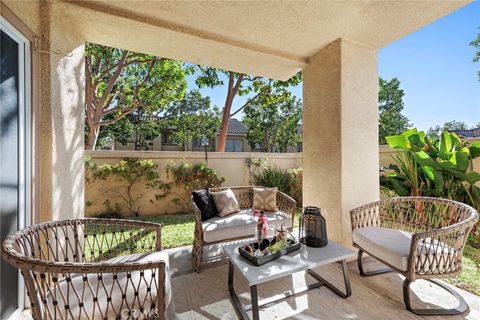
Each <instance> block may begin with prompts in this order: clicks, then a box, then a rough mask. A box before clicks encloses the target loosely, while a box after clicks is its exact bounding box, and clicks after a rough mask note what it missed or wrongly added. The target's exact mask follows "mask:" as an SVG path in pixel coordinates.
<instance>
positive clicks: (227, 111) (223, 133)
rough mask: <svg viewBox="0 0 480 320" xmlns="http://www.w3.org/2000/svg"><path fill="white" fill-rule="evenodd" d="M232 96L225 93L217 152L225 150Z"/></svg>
mask: <svg viewBox="0 0 480 320" xmlns="http://www.w3.org/2000/svg"><path fill="white" fill-rule="evenodd" d="M232 102H233V98H230V97H229V95H227V99H226V100H225V106H224V107H223V118H222V125H221V127H220V135H219V137H218V145H217V152H225V144H226V142H227V134H228V124H229V123H230V110H231V109H232Z"/></svg>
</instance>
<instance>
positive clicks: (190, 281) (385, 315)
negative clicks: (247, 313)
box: [168, 246, 480, 320]
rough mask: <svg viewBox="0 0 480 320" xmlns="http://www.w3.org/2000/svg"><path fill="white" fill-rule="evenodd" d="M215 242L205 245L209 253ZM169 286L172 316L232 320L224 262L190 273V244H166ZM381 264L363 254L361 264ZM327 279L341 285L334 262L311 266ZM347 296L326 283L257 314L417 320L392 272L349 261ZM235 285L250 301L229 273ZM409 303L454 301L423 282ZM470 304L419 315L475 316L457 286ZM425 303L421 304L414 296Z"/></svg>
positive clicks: (476, 303) (303, 279) (277, 286)
mask: <svg viewBox="0 0 480 320" xmlns="http://www.w3.org/2000/svg"><path fill="white" fill-rule="evenodd" d="M219 250H221V248H220V247H218V246H217V247H213V248H208V249H207V250H206V252H205V254H207V255H213V254H216V253H218V252H219ZM168 251H169V256H170V263H171V270H172V271H173V272H174V274H173V278H172V289H173V296H174V303H175V311H176V316H177V319H181V320H184V319H222V320H223V319H237V316H236V314H235V311H234V309H233V307H232V304H231V303H230V300H229V295H228V289H227V269H228V268H227V264H226V263H225V262H223V263H220V264H218V265H216V266H215V267H212V268H207V269H204V270H202V272H200V273H198V274H197V273H194V272H193V271H192V269H191V258H190V257H191V247H182V248H176V249H170V250H168ZM378 266H381V265H380V264H378V263H377V262H375V261H374V260H373V259H369V258H367V260H366V267H367V268H375V267H378ZM316 271H317V272H319V273H320V274H322V275H323V276H324V277H326V278H327V280H330V281H331V282H332V283H335V284H338V285H339V287H341V288H342V283H341V281H342V277H341V273H340V272H341V268H340V264H333V265H329V266H326V267H322V268H318V269H316ZM349 271H350V280H351V284H352V296H351V297H349V298H347V299H341V298H339V297H338V296H336V295H335V294H334V293H332V292H331V291H330V290H328V289H327V288H324V287H323V288H319V289H313V290H310V291H308V292H307V293H304V294H301V295H298V296H296V297H291V298H288V299H285V300H283V301H281V302H280V303H277V304H274V305H272V306H270V305H269V306H268V307H265V308H261V309H260V317H261V319H421V317H419V316H416V315H414V314H412V313H410V312H408V311H406V310H405V306H404V304H403V296H402V282H403V278H402V277H401V276H400V275H398V274H395V273H388V274H383V275H378V276H374V277H368V278H362V277H360V275H359V273H358V269H357V265H356V262H355V261H352V262H350V263H349ZM314 281H315V280H314V279H313V278H312V277H311V276H307V275H305V273H304V272H300V273H297V274H294V275H293V276H291V277H286V278H283V279H280V280H278V281H275V282H272V283H266V284H263V285H260V286H259V288H258V290H259V291H258V294H259V298H260V303H261V299H262V298H268V297H271V296H276V295H280V294H282V293H283V292H285V291H288V290H291V289H295V288H299V287H302V286H304V285H305V284H309V283H312V282H314ZM234 283H235V288H236V291H237V293H238V295H239V296H240V299H241V300H242V303H243V304H249V303H250V295H249V291H248V287H247V286H246V285H245V284H244V283H242V281H241V280H240V279H239V278H235V281H234ZM412 289H413V293H412V301H413V305H414V307H425V305H429V304H430V305H431V306H441V307H454V306H455V303H456V302H455V300H454V298H452V297H450V296H449V295H448V294H447V293H446V292H444V291H443V290H442V289H440V288H437V287H436V286H434V285H432V284H431V283H429V282H426V281H421V280H420V281H417V282H415V283H414V284H413V285H412ZM458 291H459V292H460V294H461V295H462V296H463V297H464V298H465V299H466V300H467V302H468V304H469V305H470V313H469V314H465V315H463V316H448V317H440V316H428V317H425V319H432V320H437V319H451V320H457V319H471V320H474V319H480V297H478V296H476V295H474V294H471V293H469V292H466V291H464V290H461V289H458ZM418 298H420V299H421V300H422V301H424V302H425V304H423V303H422V302H421V301H419V300H418Z"/></svg>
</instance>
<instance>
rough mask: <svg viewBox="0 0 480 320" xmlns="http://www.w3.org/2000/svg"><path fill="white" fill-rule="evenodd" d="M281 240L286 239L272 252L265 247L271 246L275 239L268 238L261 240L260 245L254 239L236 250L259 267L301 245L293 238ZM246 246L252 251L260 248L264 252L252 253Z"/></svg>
mask: <svg viewBox="0 0 480 320" xmlns="http://www.w3.org/2000/svg"><path fill="white" fill-rule="evenodd" d="M283 241H286V246H285V247H283V248H281V249H279V250H277V251H275V252H274V253H270V252H269V251H268V249H267V248H271V247H272V246H274V245H275V244H276V239H273V240H272V241H271V242H270V241H268V240H263V242H262V243H261V244H260V245H259V244H258V242H256V241H255V242H249V243H247V244H246V245H243V246H241V247H239V248H238V252H239V253H240V255H241V256H242V257H243V258H245V259H246V260H248V261H250V262H251V263H252V264H254V265H255V266H257V267H259V266H261V265H264V264H265V263H268V262H270V261H273V260H275V259H278V258H280V257H281V256H283V255H286V254H289V253H292V252H294V251H296V250H298V249H300V247H301V246H302V244H301V243H300V242H298V241H297V240H295V239H285V240H283ZM247 246H250V247H251V248H252V249H253V251H254V252H257V251H259V250H260V252H264V254H261V255H256V254H255V253H254V254H253V255H252V254H251V251H250V250H247V249H248V248H246V247H247Z"/></svg>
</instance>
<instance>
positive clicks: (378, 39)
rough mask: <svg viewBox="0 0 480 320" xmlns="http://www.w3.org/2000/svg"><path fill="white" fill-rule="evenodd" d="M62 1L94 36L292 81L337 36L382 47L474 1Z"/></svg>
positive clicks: (89, 37)
mask: <svg viewBox="0 0 480 320" xmlns="http://www.w3.org/2000/svg"><path fill="white" fill-rule="evenodd" d="M57 3H60V4H61V5H63V6H64V7H65V10H64V11H63V12H64V13H65V14H68V13H70V15H69V17H70V19H72V22H75V20H76V22H77V23H78V24H79V26H81V27H82V28H80V29H81V30H83V32H84V33H85V37H86V38H87V40H88V41H94V42H95V41H97V42H100V43H103V44H107V45H116V46H119V47H124V48H129V49H132V50H134V49H135V50H138V51H143V52H148V53H152V54H158V55H163V56H167V57H169V58H175V59H182V60H186V61H190V62H194V63H199V64H206V65H212V66H215V67H220V68H223V69H228V70H234V71H240V72H247V73H252V74H260V75H266V76H270V77H273V78H280V79H285V78H288V77H289V76H291V75H293V74H294V73H296V72H297V71H298V70H300V69H301V68H302V67H304V66H305V65H306V64H307V63H308V59H309V58H310V57H312V56H313V55H315V53H317V52H318V51H319V50H320V49H321V48H322V47H324V46H325V45H327V44H328V43H330V42H331V41H333V40H335V39H337V38H340V37H344V38H348V39H350V40H353V41H358V42H360V43H363V44H365V45H367V46H371V47H375V48H381V47H384V46H386V45H387V44H389V43H391V42H393V41H395V40H397V39H399V38H401V37H403V36H405V35H407V34H409V33H411V32H413V31H415V30H417V29H419V28H421V27H423V26H425V25H427V24H429V23H431V22H433V21H435V20H436V19H438V18H440V17H442V16H444V15H446V14H448V13H450V12H453V11H455V10H457V9H459V8H460V7H462V6H464V5H465V4H467V3H469V1H343V2H338V1H295V2H294V1H233V2H218V1H216V2H214V1H152V0H150V1H144V0H135V1H108V0H101V1H74V2H64V1H60V2H57ZM99 31H101V32H103V34H99V33H98V32H99ZM92 32H93V33H92ZM119 35H121V36H122V38H123V39H122V38H119ZM148 42H150V43H148Z"/></svg>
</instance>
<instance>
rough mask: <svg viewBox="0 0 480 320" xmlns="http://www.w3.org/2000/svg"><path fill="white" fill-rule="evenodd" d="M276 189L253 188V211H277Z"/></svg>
mask: <svg viewBox="0 0 480 320" xmlns="http://www.w3.org/2000/svg"><path fill="white" fill-rule="evenodd" d="M277 190H278V189H277V188H253V209H258V210H263V211H278V208H277Z"/></svg>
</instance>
